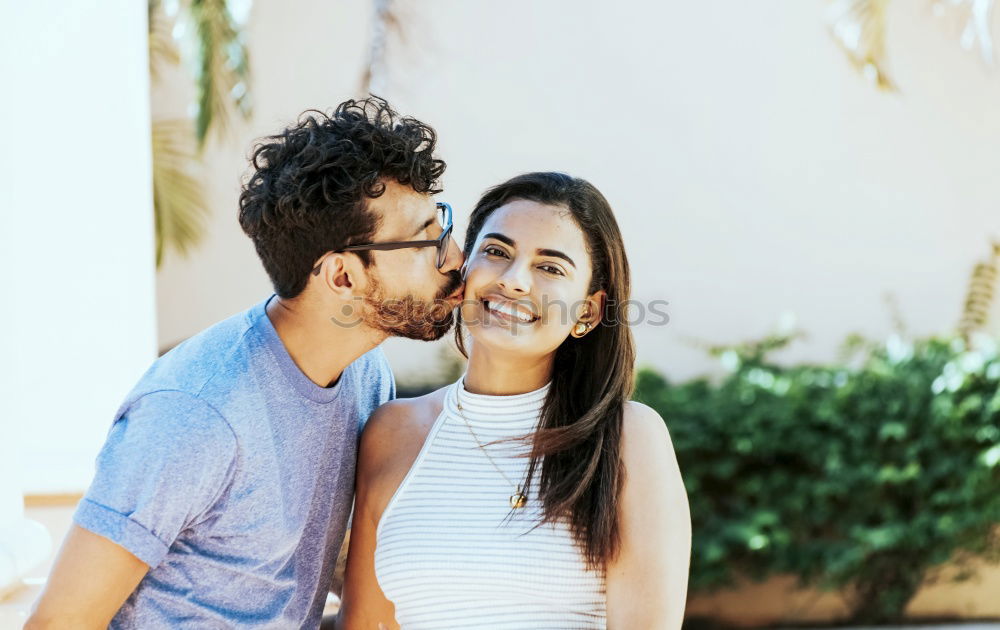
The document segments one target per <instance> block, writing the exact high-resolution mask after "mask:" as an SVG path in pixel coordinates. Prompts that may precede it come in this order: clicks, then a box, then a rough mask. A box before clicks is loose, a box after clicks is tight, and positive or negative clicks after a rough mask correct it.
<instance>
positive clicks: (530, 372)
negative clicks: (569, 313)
mask: <svg viewBox="0 0 1000 630" xmlns="http://www.w3.org/2000/svg"><path fill="white" fill-rule="evenodd" d="M554 360H555V355H554V354H550V355H546V356H542V357H530V358H525V357H524V356H512V355H509V354H506V353H499V352H494V351H490V349H488V348H484V347H482V346H476V343H475V342H472V343H471V344H470V347H469V367H468V369H467V370H466V373H465V389H466V391H468V392H469V393H472V394H486V395H489V396H514V395H516V394H526V393H528V392H533V391H535V390H536V389H541V388H542V387H544V386H545V384H546V383H548V382H549V381H550V380H552V364H553V361H554Z"/></svg>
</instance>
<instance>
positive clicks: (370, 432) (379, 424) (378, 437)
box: [361, 386, 448, 445]
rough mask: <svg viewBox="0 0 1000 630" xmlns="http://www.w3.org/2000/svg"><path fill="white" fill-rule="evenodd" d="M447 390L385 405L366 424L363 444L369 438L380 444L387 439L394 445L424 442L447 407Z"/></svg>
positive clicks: (392, 401)
mask: <svg viewBox="0 0 1000 630" xmlns="http://www.w3.org/2000/svg"><path fill="white" fill-rule="evenodd" d="M447 391H448V387H447V386H446V387H442V388H441V389H438V390H436V391H433V392H431V393H429V394H426V395H424V396H419V397H417V398H397V399H395V400H390V401H388V402H386V403H383V404H382V405H380V406H379V407H378V409H376V410H375V412H374V413H372V415H371V417H370V418H368V421H367V422H366V423H365V428H364V431H363V433H362V438H361V439H362V442H364V441H365V439H366V438H367V439H368V441H369V442H377V443H378V444H379V445H381V442H382V440H383V439H384V438H386V437H391V438H392V439H391V440H390V441H391V442H398V441H399V440H400V439H401V438H408V437H419V438H420V442H421V443H423V437H425V436H426V435H427V433H428V432H429V431H430V429H431V426H432V425H433V424H434V420H436V419H437V417H438V416H439V415H440V414H441V410H442V409H443V408H444V397H445V395H446V394H447Z"/></svg>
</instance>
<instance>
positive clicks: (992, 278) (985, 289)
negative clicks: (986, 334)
mask: <svg viewBox="0 0 1000 630" xmlns="http://www.w3.org/2000/svg"><path fill="white" fill-rule="evenodd" d="M992 249H993V253H992V256H991V257H990V258H988V259H987V260H984V261H982V262H979V263H977V264H976V265H975V267H973V268H972V275H971V277H970V278H969V290H968V292H967V293H966V295H965V304H964V305H963V307H962V319H961V321H960V322H959V323H958V331H959V334H960V335H962V337H963V338H964V339H969V338H970V337H971V335H972V334H973V333H975V332H976V331H982V330H983V329H985V328H986V327H987V326H988V325H989V324H990V311H991V310H992V308H993V305H994V302H995V301H996V288H997V280H998V277H1000V241H993V248H992Z"/></svg>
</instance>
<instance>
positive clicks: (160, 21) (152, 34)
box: [147, 0, 181, 80]
mask: <svg viewBox="0 0 1000 630" xmlns="http://www.w3.org/2000/svg"><path fill="white" fill-rule="evenodd" d="M147 9H148V11H149V21H148V25H149V74H150V76H151V77H152V78H153V79H154V80H156V79H157V78H159V71H158V68H159V66H160V65H161V64H164V63H169V64H173V65H176V64H178V63H180V60H181V56H180V53H179V52H178V51H177V46H176V45H175V44H174V39H173V36H172V35H171V32H170V31H171V29H172V28H173V23H172V22H171V20H169V19H167V16H166V15H164V13H163V7H162V4H161V3H160V1H159V0H149V3H148V5H147Z"/></svg>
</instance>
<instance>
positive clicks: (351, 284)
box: [318, 254, 361, 299]
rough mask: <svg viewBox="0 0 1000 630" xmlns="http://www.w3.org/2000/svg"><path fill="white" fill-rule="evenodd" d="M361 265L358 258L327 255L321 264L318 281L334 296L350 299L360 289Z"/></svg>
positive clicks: (343, 255)
mask: <svg viewBox="0 0 1000 630" xmlns="http://www.w3.org/2000/svg"><path fill="white" fill-rule="evenodd" d="M360 263H361V261H359V260H358V258H357V256H349V255H345V254H327V256H326V258H325V259H323V260H322V261H321V263H320V267H319V274H318V275H319V277H318V280H320V282H322V283H323V285H324V286H325V287H326V288H327V290H329V291H331V292H333V293H334V294H336V295H338V296H340V297H342V298H344V299H347V298H350V297H352V296H353V295H354V294H355V293H356V292H357V289H358V280H359V279H360V278H359V276H360V274H361V269H360Z"/></svg>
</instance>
